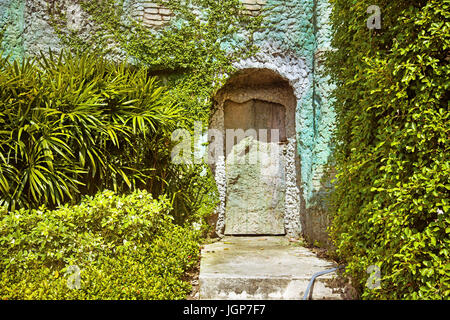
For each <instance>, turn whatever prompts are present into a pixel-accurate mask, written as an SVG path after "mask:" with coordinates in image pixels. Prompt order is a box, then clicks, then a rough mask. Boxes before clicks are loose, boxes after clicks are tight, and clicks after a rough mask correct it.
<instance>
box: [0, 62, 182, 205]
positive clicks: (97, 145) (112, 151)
mask: <svg viewBox="0 0 450 320" xmlns="http://www.w3.org/2000/svg"><path fill="white" fill-rule="evenodd" d="M181 119H182V116H181V112H180V108H179V107H178V106H176V105H173V104H171V103H170V102H169V101H168V99H167V94H166V93H165V92H164V88H162V87H160V86H158V85H157V84H156V79H155V78H152V77H149V76H148V73H147V70H146V69H145V68H141V69H134V68H132V67H129V66H128V65H127V64H126V63H118V64H116V63H112V62H109V61H107V60H105V59H103V58H99V57H98V56H96V55H94V54H89V53H88V54H83V55H80V56H74V55H71V54H69V53H62V54H61V55H59V56H53V55H51V54H50V56H49V57H48V58H45V57H44V56H42V58H41V59H40V60H38V62H35V61H31V60H24V61H22V63H21V64H19V63H18V62H17V61H14V62H9V61H8V58H4V59H2V60H0V124H1V130H0V202H1V204H2V205H4V206H7V207H9V208H11V209H14V208H21V207H25V208H30V207H31V208H37V207H39V206H41V205H49V206H53V207H54V206H57V205H60V204H62V203H64V202H66V201H67V200H69V199H72V200H79V197H80V195H81V194H95V193H96V192H97V191H98V190H102V189H103V188H110V189H114V190H115V191H127V190H129V189H132V188H134V187H136V186H141V185H145V184H146V183H148V180H152V175H153V172H152V171H153V167H152V165H151V164H149V163H148V161H149V159H148V158H147V156H148V152H147V151H146V150H147V149H146V147H147V146H149V145H154V146H156V147H155V148H157V147H158V146H160V145H167V144H168V143H169V142H170V132H171V130H173V129H174V128H175V125H176V123H177V122H178V121H181ZM151 160H152V161H154V162H157V161H158V159H151Z"/></svg>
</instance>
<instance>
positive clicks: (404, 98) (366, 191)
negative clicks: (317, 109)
mask: <svg viewBox="0 0 450 320" xmlns="http://www.w3.org/2000/svg"><path fill="white" fill-rule="evenodd" d="M331 2H332V4H333V5H334V8H333V13H332V16H331V20H332V24H333V30H334V37H333V43H332V45H333V46H334V47H335V48H336V49H337V50H336V51H333V52H331V53H329V55H328V70H329V72H330V75H331V77H332V78H333V79H335V81H336V84H337V89H336V90H335V92H334V98H335V108H336V112H337V115H338V123H337V132H336V150H335V165H336V168H337V172H338V175H337V178H336V181H335V183H336V185H335V192H334V195H333V202H334V210H333V223H332V228H331V231H332V236H333V238H334V242H335V245H336V248H337V254H338V255H339V256H340V257H341V258H342V259H343V260H345V261H346V262H347V263H348V267H347V274H348V275H349V276H351V277H352V278H353V280H354V283H355V285H356V287H357V288H358V289H359V291H360V293H361V294H362V298H365V299H449V297H450V262H449V261H450V215H449V208H450V204H449V199H450V192H449V190H450V185H449V173H450V164H449V158H448V154H449V151H450V150H449V142H448V141H449V139H448V138H449V134H450V133H449V130H450V126H449V112H448V110H449V108H448V107H449V106H448V100H449V81H448V79H449V77H450V67H449V64H448V60H449V45H450V21H449V18H450V2H449V1H448V0H444V1H442V0H429V1H425V0H424V1H385V0H380V1H377V2H375V3H373V2H372V1H356V2H355V1H353V2H349V1H345V0H333V1H331ZM373 4H377V5H378V6H379V7H380V8H381V12H382V29H381V30H369V29H368V28H367V27H366V21H367V19H368V18H369V15H368V14H366V9H367V8H368V7H369V6H370V5H373ZM370 265H377V266H379V267H380V269H381V273H382V279H381V288H379V289H373V290H371V289H369V288H368V287H366V286H365V284H366V280H367V278H368V277H369V274H367V273H366V270H367V268H368V267H369V266H370Z"/></svg>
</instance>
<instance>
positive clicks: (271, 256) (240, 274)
mask: <svg viewBox="0 0 450 320" xmlns="http://www.w3.org/2000/svg"><path fill="white" fill-rule="evenodd" d="M333 267H335V265H334V264H333V263H331V262H330V261H327V260H324V259H320V258H318V257H317V256H316V255H315V254H314V253H313V252H312V251H311V250H309V249H307V248H305V247H301V246H299V245H298V244H296V243H291V242H289V241H288V239H287V238H286V237H276V236H267V237H230V236H227V237H225V238H223V239H222V240H220V241H218V242H215V243H213V244H209V245H206V246H205V247H204V248H203V249H202V252H201V262H200V276H199V286H200V292H199V298H200V299H201V300H247V299H248V300H272V299H273V300H301V299H302V298H303V295H304V293H305V290H306V288H307V286H308V283H309V281H310V279H311V277H312V276H313V275H314V274H315V273H317V272H319V271H323V270H326V269H330V268H333ZM334 277H336V274H335V273H331V274H327V275H323V276H321V277H319V278H317V279H316V281H315V283H314V286H313V288H312V294H311V295H310V297H312V299H314V300H317V299H341V293H340V292H341V290H340V289H341V288H335V287H332V286H331V285H330V280H332V279H333V278H334Z"/></svg>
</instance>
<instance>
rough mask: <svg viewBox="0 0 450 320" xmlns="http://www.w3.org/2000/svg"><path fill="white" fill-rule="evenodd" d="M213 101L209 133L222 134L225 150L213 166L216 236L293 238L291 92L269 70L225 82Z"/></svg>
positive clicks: (251, 71)
mask: <svg viewBox="0 0 450 320" xmlns="http://www.w3.org/2000/svg"><path fill="white" fill-rule="evenodd" d="M215 102H216V104H215V108H214V112H213V115H212V117H211V121H210V129H216V130H218V131H220V132H222V133H223V137H224V139H223V141H224V145H223V150H224V151H225V152H224V156H223V159H222V162H221V161H219V162H218V163H215V164H213V170H214V171H215V175H216V182H217V184H218V188H219V193H220V199H221V203H220V205H219V208H218V221H217V232H218V233H219V234H228V235H257V234H258V235H282V234H288V235H291V236H296V235H298V225H299V221H300V216H299V210H298V208H299V206H298V203H296V202H295V199H297V198H298V176H299V175H298V173H299V172H300V170H299V166H300V164H299V161H298V156H297V153H296V130H295V109H296V105H297V100H296V97H295V95H294V91H293V89H292V87H291V86H290V85H289V83H288V81H287V80H285V79H284V78H282V77H281V76H280V75H279V74H278V73H276V72H274V71H272V70H268V69H245V70H241V71H239V72H238V73H237V74H235V75H234V76H233V77H231V78H230V80H229V81H228V82H227V84H226V85H225V86H224V87H223V88H222V89H221V90H220V91H219V92H218V94H217V95H216V99H215ZM210 141H211V139H210ZM293 199H294V201H293ZM293 202H295V204H294V205H293Z"/></svg>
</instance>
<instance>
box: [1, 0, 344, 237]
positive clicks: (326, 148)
mask: <svg viewBox="0 0 450 320" xmlns="http://www.w3.org/2000/svg"><path fill="white" fill-rule="evenodd" d="M49 2H51V1H50V0H0V30H4V37H3V42H2V48H3V49H4V52H3V54H10V55H11V56H12V58H21V57H23V56H32V55H35V54H36V53H38V52H39V51H40V50H43V51H47V50H48V48H49V47H50V48H53V49H59V48H60V47H61V44H60V42H59V41H58V38H57V36H56V35H55V34H54V32H53V29H52V27H51V26H50V24H49V17H48V14H47V4H48V3H49ZM66 2H67V3H68V6H69V8H70V10H68V11H67V23H68V24H69V25H68V26H69V27H70V28H72V29H74V30H79V29H80V28H81V30H79V31H80V32H85V31H86V30H82V28H83V26H81V25H80V24H79V21H80V19H82V15H83V13H82V10H81V8H80V7H79V5H78V4H77V1H75V0H66ZM242 2H243V4H244V6H245V8H246V12H247V13H248V14H252V15H256V14H259V13H260V12H261V11H262V10H265V13H266V15H267V17H266V18H265V19H266V21H265V22H266V28H265V29H264V30H263V31H262V32H261V33H258V34H256V35H255V39H256V41H257V43H258V45H259V46H260V48H261V50H260V51H259V52H258V53H257V54H256V55H255V56H254V57H252V58H249V59H246V60H244V61H240V62H239V63H237V64H236V67H237V68H238V69H239V70H240V72H238V74H236V75H230V80H229V83H227V84H225V85H224V89H223V90H221V91H220V92H219V94H218V96H217V97H216V99H215V100H216V104H215V107H216V108H217V109H218V110H219V112H218V113H216V114H219V116H217V117H212V119H211V126H212V127H217V128H222V129H225V119H226V118H227V117H229V116H232V115H227V112H226V109H228V107H227V105H229V104H230V103H231V104H232V103H234V104H236V105H237V107H236V108H237V110H238V112H239V110H241V111H243V110H246V109H245V108H248V107H246V106H249V105H260V106H262V107H261V108H266V109H267V110H269V109H270V108H268V107H267V106H268V105H274V104H277V105H278V104H279V105H280V106H281V107H282V108H284V114H285V117H286V119H285V121H284V126H285V127H284V128H283V130H286V132H287V137H286V138H287V139H286V141H285V142H284V143H283V146H282V149H281V153H280V154H281V155H280V162H279V163H281V165H280V166H279V167H277V170H278V171H277V173H276V174H275V173H273V172H272V173H270V174H265V175H263V176H261V175H259V176H258V175H256V178H255V179H256V180H253V182H254V183H259V181H262V180H261V179H265V180H264V181H266V182H264V183H266V184H265V185H266V186H267V185H271V182H270V181H273V185H275V186H276V187H270V188H269V189H270V190H271V192H272V194H273V195H274V196H273V197H272V198H271V199H272V200H271V201H272V202H271V203H272V204H264V205H261V206H259V208H260V209H258V210H268V208H269V207H270V208H272V209H273V210H275V211H274V212H276V214H277V215H278V216H280V218H279V219H282V223H283V226H284V228H282V227H280V225H279V222H280V221H275V222H274V225H276V228H275V227H274V228H275V229H276V230H277V231H276V232H281V233H286V234H287V235H289V236H291V237H299V236H301V235H303V236H304V237H305V238H306V239H307V240H308V241H310V242H314V241H318V242H322V243H324V242H326V240H327V236H326V226H327V223H328V221H327V215H326V209H327V208H326V203H325V201H324V194H326V189H327V186H326V184H323V183H322V182H321V178H322V175H323V166H324V165H325V164H326V163H327V161H328V158H329V156H330V140H331V135H332V132H333V129H334V119H335V114H334V111H333V107H332V101H331V100H330V98H329V94H330V90H331V89H332V87H331V85H330V83H329V79H327V78H326V77H323V76H322V75H321V71H322V69H323V65H322V62H323V61H322V53H323V52H325V51H327V50H329V49H330V27H329V25H328V23H327V21H328V16H329V13H330V5H329V4H328V2H327V0H242ZM126 5H127V8H129V11H130V14H131V15H132V16H133V17H134V18H136V19H141V20H142V21H143V22H144V23H145V24H147V25H148V26H149V27H151V28H160V27H163V26H164V25H165V24H167V23H171V17H172V13H171V12H170V10H167V8H164V7H160V6H158V5H156V4H155V3H154V2H152V1H144V0H141V1H136V0H127V1H126ZM252 75H253V76H252ZM252 77H253V78H252ZM239 79H241V80H242V79H244V80H245V79H246V80H245V81H240V80H239ZM283 99H284V100H283ZM252 101H253V102H252ZM255 103H256V104H255ZM239 108H241V109H239ZM230 110H231V109H230ZM259 110H263V109H259ZM251 117H252V116H249V119H250V118H251ZM214 170H215V175H216V180H217V185H218V188H219V192H220V199H221V203H220V205H219V207H218V209H217V213H218V221H217V229H218V230H217V231H218V233H219V234H223V233H226V232H227V228H226V222H227V210H229V212H233V210H235V211H236V212H237V213H236V214H239V212H238V211H239V210H236V208H240V207H239V206H241V207H242V203H240V204H239V203H238V202H236V201H237V200H238V199H237V197H236V196H235V195H236V194H234V193H233V192H232V190H233V188H234V189H235V190H237V191H238V192H241V193H242V192H244V191H243V190H244V189H245V188H244V186H245V185H247V186H248V185H252V180H251V175H250V176H247V177H242V175H245V174H246V173H247V174H254V173H255V172H258V171H257V170H260V171H259V172H261V168H259V169H257V168H255V167H248V168H239V170H241V171H239V170H238V168H236V167H230V166H229V165H228V169H227V159H226V157H224V158H223V159H222V162H221V163H216V165H215V167H214ZM227 170H228V172H227ZM266 171H267V170H266ZM233 175H234V176H235V178H236V177H237V176H238V175H239V176H240V177H241V178H236V179H237V180H236V179H234V178H233ZM270 179H272V180H270ZM232 180H233V181H238V182H237V183H233V182H232ZM239 181H241V182H242V183H243V184H242V185H240V184H239V183H240V182H239ZM261 185H262V186H264V184H261ZM256 189H257V190H256V191H255V192H253V193H248V192H247V193H245V192H244V193H245V195H246V197H247V202H248V201H253V200H248V199H249V198H248V197H250V199H252V197H256V193H258V192H259V193H261V192H264V190H263V189H267V188H260V189H259V190H258V188H256ZM233 196H234V198H233ZM255 199H256V198H255ZM274 199H275V200H274ZM254 201H258V200H254ZM230 203H231V204H232V203H236V206H235V207H233V206H231V207H230ZM227 205H228V208H227ZM253 207H254V208H253V209H254V210H253V209H252V210H253V211H252V210H250V209H249V208H248V207H244V211H245V212H244V214H247V217H248V219H247V218H245V217H244V218H242V217H239V216H235V218H237V220H236V221H250V220H251V219H252V214H257V211H258V210H257V207H258V206H253ZM255 208H256V209H255ZM272 209H270V210H272ZM241 211H242V210H241ZM232 215H233V214H232V213H231V214H230V217H228V218H232V219H233V216H232ZM253 218H254V217H253ZM269 218H270V217H269ZM232 219H231V220H229V219H228V221H233V220H232ZM249 219H250V220H249ZM267 221H269V220H267ZM230 223H231V224H232V222H230ZM280 228H281V229H280ZM275 229H274V230H275ZM283 229H284V230H283ZM230 230H231V231H229V233H233V231H232V229H230ZM253 232H263V233H264V232H269V231H264V230H263V229H260V230H253Z"/></svg>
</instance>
